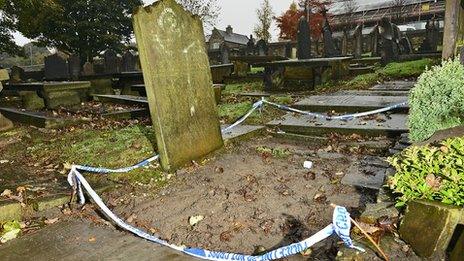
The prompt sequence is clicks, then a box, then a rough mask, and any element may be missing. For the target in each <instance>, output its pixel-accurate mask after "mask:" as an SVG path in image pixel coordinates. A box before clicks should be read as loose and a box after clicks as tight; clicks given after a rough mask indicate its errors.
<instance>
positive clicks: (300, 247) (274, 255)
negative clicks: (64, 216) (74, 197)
mask: <svg viewBox="0 0 464 261" xmlns="http://www.w3.org/2000/svg"><path fill="white" fill-rule="evenodd" d="M100 173H101V172H100ZM68 182H69V184H70V185H71V186H72V187H73V188H74V190H77V193H78V195H79V197H80V202H81V204H84V203H85V198H84V192H83V190H84V189H85V191H86V192H87V194H88V195H89V196H90V198H91V199H92V200H93V202H94V203H95V204H96V205H97V206H98V207H99V208H100V210H101V211H102V213H103V214H104V215H105V216H106V217H108V218H109V219H110V220H111V221H112V222H114V223H115V224H116V225H117V226H118V227H120V228H122V229H124V230H126V231H128V232H131V233H132V234H134V235H136V236H138V237H140V238H143V239H146V240H148V241H150V242H153V243H157V244H160V245H162V246H165V247H169V248H171V249H173V250H175V251H179V252H182V253H184V254H187V255H189V256H192V257H196V258H200V259H204V260H216V261H225V260H245V261H267V260H277V259H281V258H285V257H289V256H293V255H296V254H298V253H301V252H303V251H304V250H306V249H308V248H310V247H312V246H313V245H314V244H316V243H318V242H321V241H322V240H324V239H326V238H328V237H330V236H332V235H333V234H336V235H338V236H339V237H340V239H342V240H343V242H344V243H345V245H346V246H347V247H349V248H353V249H356V250H359V251H361V252H364V251H365V250H364V249H362V248H360V247H356V246H354V244H353V241H352V240H351V238H350V229H351V221H350V214H349V212H348V211H347V210H346V209H345V208H344V207H340V206H336V207H335V210H334V213H333V223H332V224H330V225H328V226H327V227H325V228H324V229H322V230H321V231H319V232H318V233H316V234H314V235H313V236H312V237H310V238H308V239H305V240H303V241H301V242H298V243H294V244H291V245H288V246H284V247H281V248H278V249H276V250H272V251H270V252H268V253H266V254H263V255H256V256H251V255H243V254H236V253H227V252H219V251H209V250H205V249H200V248H189V247H183V246H177V245H174V244H170V243H168V242H167V241H165V240H162V239H160V238H159V237H157V236H155V235H151V234H149V233H147V232H145V231H143V230H141V229H139V228H136V227H134V226H132V225H130V224H128V223H126V222H124V221H123V220H122V219H121V218H119V217H118V216H117V215H116V214H115V213H114V212H113V211H111V210H110V209H109V208H108V206H107V205H106V204H105V203H104V202H103V200H102V199H101V198H100V196H99V195H98V194H97V193H96V192H95V190H94V189H92V187H91V186H90V184H89V183H88V181H87V180H86V179H85V178H84V176H83V175H82V174H81V173H80V172H79V171H78V170H77V168H76V166H73V167H72V168H71V171H70V172H69V175H68Z"/></svg>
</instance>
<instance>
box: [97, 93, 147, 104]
mask: <svg viewBox="0 0 464 261" xmlns="http://www.w3.org/2000/svg"><path fill="white" fill-rule="evenodd" d="M93 97H94V98H96V99H97V100H99V101H101V102H112V103H117V104H127V105H143V106H148V99H147V97H140V96H133V95H103V94H102V95H100V94H98V95H93Z"/></svg>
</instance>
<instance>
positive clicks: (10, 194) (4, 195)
mask: <svg viewBox="0 0 464 261" xmlns="http://www.w3.org/2000/svg"><path fill="white" fill-rule="evenodd" d="M12 195H13V192H12V191H11V190H9V189H5V190H4V191H3V192H2V194H0V196H2V197H7V198H9V197H11V196H12Z"/></svg>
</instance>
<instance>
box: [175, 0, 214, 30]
mask: <svg viewBox="0 0 464 261" xmlns="http://www.w3.org/2000/svg"><path fill="white" fill-rule="evenodd" d="M176 1H177V2H178V3H179V4H181V5H182V6H183V7H184V8H185V9H187V10H189V11H190V12H191V13H192V14H195V15H198V16H199V17H200V18H201V20H202V21H203V25H204V26H205V27H207V28H212V27H214V26H215V25H216V22H217V19H218V17H219V13H220V12H221V8H220V7H219V5H218V2H217V0H176Z"/></svg>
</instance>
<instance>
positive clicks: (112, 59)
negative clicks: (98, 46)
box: [103, 49, 119, 74]
mask: <svg viewBox="0 0 464 261" xmlns="http://www.w3.org/2000/svg"><path fill="white" fill-rule="evenodd" d="M103 59H104V66H105V73H106V74H114V73H118V72H119V68H118V67H119V66H118V65H119V64H118V54H117V53H116V52H115V51H114V50H111V49H108V50H106V51H105V53H104V54H103Z"/></svg>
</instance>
